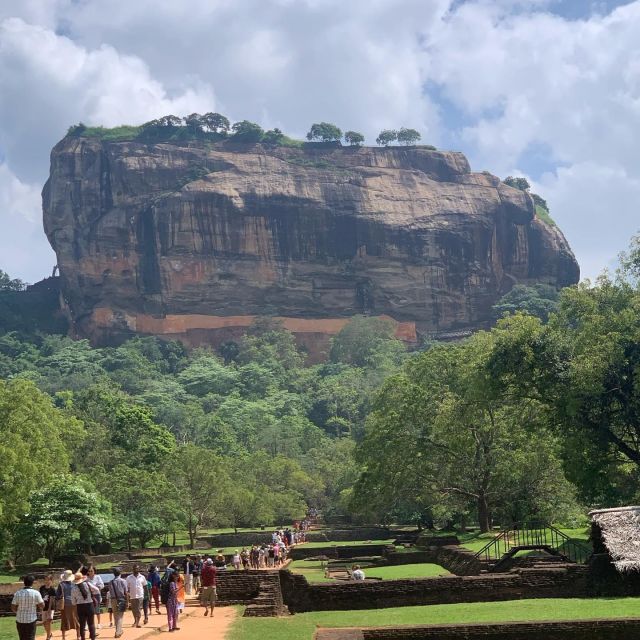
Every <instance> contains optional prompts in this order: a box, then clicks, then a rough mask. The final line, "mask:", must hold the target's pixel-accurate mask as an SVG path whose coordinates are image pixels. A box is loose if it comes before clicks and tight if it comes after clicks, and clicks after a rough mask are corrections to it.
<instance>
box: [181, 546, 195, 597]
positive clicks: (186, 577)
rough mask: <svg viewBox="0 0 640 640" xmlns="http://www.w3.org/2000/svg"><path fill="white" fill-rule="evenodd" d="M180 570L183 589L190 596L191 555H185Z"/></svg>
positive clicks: (191, 579)
mask: <svg viewBox="0 0 640 640" xmlns="http://www.w3.org/2000/svg"><path fill="white" fill-rule="evenodd" d="M182 572H183V581H184V586H185V590H186V593H187V595H188V596H190V595H191V588H192V586H193V560H192V559H191V556H187V557H186V558H185V559H184V561H183V562H182Z"/></svg>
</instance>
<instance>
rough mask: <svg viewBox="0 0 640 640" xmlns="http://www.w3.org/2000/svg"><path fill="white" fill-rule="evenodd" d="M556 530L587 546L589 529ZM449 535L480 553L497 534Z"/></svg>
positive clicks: (463, 545) (453, 533) (462, 544)
mask: <svg viewBox="0 0 640 640" xmlns="http://www.w3.org/2000/svg"><path fill="white" fill-rule="evenodd" d="M558 529H559V530H560V531H561V532H562V533H564V534H565V535H567V536H569V537H570V538H571V539H572V540H574V541H575V542H580V543H582V544H584V545H586V546H588V545H589V542H588V541H589V533H590V532H589V529H588V528H585V527H580V528H577V529H568V528H563V527H558ZM449 534H450V535H457V536H458V539H459V540H460V546H462V547H464V548H465V549H470V550H471V551H480V549H482V547H484V546H485V545H486V544H487V543H488V542H490V541H491V539H492V538H494V537H495V536H496V535H497V534H498V532H493V533H478V532H473V533H462V534H460V533H458V534H456V533H455V532H454V531H451V532H449Z"/></svg>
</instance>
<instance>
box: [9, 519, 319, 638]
mask: <svg viewBox="0 0 640 640" xmlns="http://www.w3.org/2000/svg"><path fill="white" fill-rule="evenodd" d="M308 528H309V521H308V520H303V521H301V522H296V523H294V526H293V528H286V529H279V530H277V531H274V532H273V533H272V535H271V542H270V543H269V544H262V545H253V546H252V547H251V548H250V549H248V548H243V549H242V551H239V550H236V552H235V553H234V554H233V556H232V561H231V564H232V565H233V567H234V569H236V570H237V571H239V570H242V569H245V570H249V569H250V568H251V569H269V568H277V567H279V566H281V565H282V564H283V563H284V562H285V561H286V559H287V552H288V549H289V548H290V547H291V546H292V545H294V544H298V543H300V542H304V541H305V535H306V531H307V530H308ZM221 571H227V561H226V558H225V556H224V555H223V554H222V553H220V552H219V553H218V554H216V555H215V556H211V555H195V556H193V557H192V556H191V555H187V556H186V557H185V558H184V560H183V561H182V562H180V563H177V562H176V561H174V560H172V561H171V562H168V563H167V565H166V568H165V570H164V574H163V575H162V576H161V575H160V571H159V569H158V567H156V566H155V565H151V566H149V567H148V570H147V571H146V572H143V571H141V568H140V567H139V566H138V565H134V566H133V568H132V571H131V573H130V574H129V575H128V576H127V577H126V578H123V577H122V576H121V572H120V569H118V568H115V569H113V579H112V580H111V581H110V582H109V583H108V584H107V585H106V587H105V583H104V581H103V578H102V577H101V576H100V575H99V574H98V573H97V572H96V569H95V567H94V566H93V565H89V566H87V567H84V566H82V567H80V568H79V569H78V570H77V571H75V572H74V571H72V570H71V569H67V570H65V571H64V572H63V573H62V574H61V575H60V577H59V581H58V584H57V586H54V576H53V574H49V575H47V576H46V577H45V579H44V584H43V585H42V586H41V587H40V589H39V590H36V589H34V588H33V583H34V580H35V579H34V577H33V576H31V575H29V576H26V577H25V578H24V588H23V589H20V590H19V591H17V592H16V593H15V594H14V597H13V601H12V604H11V608H12V610H13V611H14V612H15V613H16V626H17V629H18V636H19V638H20V640H34V639H35V633H36V625H37V621H38V614H40V618H41V619H42V624H43V626H44V630H45V633H46V637H45V640H51V637H52V632H51V625H52V622H53V618H54V616H55V613H56V612H59V613H60V629H61V631H62V640H67V634H69V635H71V636H72V637H71V638H70V639H69V640H85V639H86V633H87V631H88V632H89V638H90V640H95V638H96V636H97V635H98V633H97V629H101V628H102V616H103V596H104V600H105V601H104V605H105V609H106V614H107V615H108V618H109V626H110V627H113V626H114V625H115V637H116V638H120V637H121V636H122V635H123V633H124V631H123V621H124V615H125V612H126V611H128V610H131V614H132V616H133V626H134V627H136V628H141V627H142V625H145V624H148V622H149V616H150V615H151V614H152V613H153V612H154V611H155V613H156V614H162V611H161V609H160V606H161V605H164V606H165V608H166V616H167V624H168V628H169V631H178V630H179V629H180V627H179V626H178V620H179V617H180V614H181V613H182V611H183V610H184V607H185V597H186V596H190V595H195V596H198V598H199V600H200V604H201V605H202V606H203V607H204V615H205V616H208V615H213V612H214V608H215V603H216V576H217V574H218V572H221Z"/></svg>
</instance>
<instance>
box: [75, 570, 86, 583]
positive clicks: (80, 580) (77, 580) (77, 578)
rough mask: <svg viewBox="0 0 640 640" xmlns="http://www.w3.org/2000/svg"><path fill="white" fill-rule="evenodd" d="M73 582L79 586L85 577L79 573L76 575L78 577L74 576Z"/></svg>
mask: <svg viewBox="0 0 640 640" xmlns="http://www.w3.org/2000/svg"><path fill="white" fill-rule="evenodd" d="M73 581H74V582H75V583H76V584H79V583H80V582H83V581H84V576H83V575H82V574H81V573H79V572H78V573H76V575H75V576H73Z"/></svg>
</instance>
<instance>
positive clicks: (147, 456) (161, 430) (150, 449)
mask: <svg viewBox="0 0 640 640" xmlns="http://www.w3.org/2000/svg"><path fill="white" fill-rule="evenodd" d="M111 441H112V443H113V444H114V445H115V446H117V447H121V448H122V449H123V450H125V451H127V453H128V458H129V460H131V463H132V464H134V465H144V466H147V465H157V464H161V463H162V462H164V461H165V460H167V459H168V458H169V457H170V456H171V455H172V454H173V452H174V450H175V448H176V441H175V438H174V437H173V436H172V435H171V432H170V431H169V430H168V429H167V428H166V427H163V426H161V425H158V424H156V423H155V422H154V421H153V419H152V418H151V412H150V411H149V409H147V408H146V407H141V406H136V405H125V406H121V407H119V408H118V409H117V410H116V414H115V419H114V430H113V433H112V435H111Z"/></svg>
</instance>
